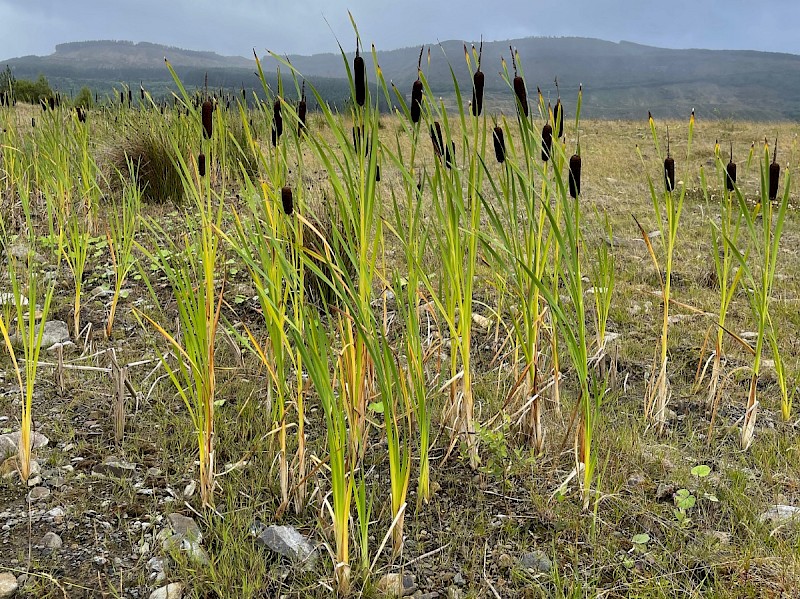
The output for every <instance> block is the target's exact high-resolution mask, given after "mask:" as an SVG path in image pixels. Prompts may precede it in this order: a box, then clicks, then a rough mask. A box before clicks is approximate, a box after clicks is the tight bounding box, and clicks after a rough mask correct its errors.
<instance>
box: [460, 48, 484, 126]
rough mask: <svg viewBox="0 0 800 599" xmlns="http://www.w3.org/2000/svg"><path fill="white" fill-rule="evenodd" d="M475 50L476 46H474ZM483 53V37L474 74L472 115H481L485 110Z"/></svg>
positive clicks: (465, 49) (465, 51) (465, 50)
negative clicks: (482, 69)
mask: <svg viewBox="0 0 800 599" xmlns="http://www.w3.org/2000/svg"><path fill="white" fill-rule="evenodd" d="M472 50H473V51H474V50H475V46H473V47H472ZM464 53H465V54H466V53H467V46H466V44H465V45H464ZM482 55H483V39H481V45H480V49H479V50H478V61H477V67H478V70H477V71H475V74H474V75H473V76H472V116H480V114H481V112H482V111H483V87H484V83H485V77H484V75H483V72H482V71H481V56H482Z"/></svg>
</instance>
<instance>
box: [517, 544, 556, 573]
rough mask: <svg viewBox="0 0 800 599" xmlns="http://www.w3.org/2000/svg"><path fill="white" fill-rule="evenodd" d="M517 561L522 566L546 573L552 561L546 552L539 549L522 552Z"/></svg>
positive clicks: (551, 565)
mask: <svg viewBox="0 0 800 599" xmlns="http://www.w3.org/2000/svg"><path fill="white" fill-rule="evenodd" d="M519 561H520V563H521V564H522V567H523V568H527V569H528V570H533V571H534V572H541V573H543V574H547V573H549V572H550V571H551V570H552V569H553V562H552V561H550V558H549V557H548V556H547V554H546V553H545V552H544V551H542V550H540V549H537V550H536V551H528V552H526V553H523V554H522V558H521V559H520V560H519Z"/></svg>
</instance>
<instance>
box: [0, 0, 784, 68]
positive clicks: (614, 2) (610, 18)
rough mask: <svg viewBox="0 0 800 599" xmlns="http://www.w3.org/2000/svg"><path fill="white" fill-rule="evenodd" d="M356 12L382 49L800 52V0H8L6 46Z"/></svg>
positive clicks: (210, 31) (345, 32)
mask: <svg viewBox="0 0 800 599" xmlns="http://www.w3.org/2000/svg"><path fill="white" fill-rule="evenodd" d="M348 8H349V9H350V11H351V12H352V13H353V15H354V17H355V18H356V21H357V23H358V26H359V30H360V32H361V34H362V38H363V40H364V42H365V43H366V44H370V43H372V42H374V43H375V44H376V45H377V46H378V47H379V48H380V49H392V48H397V47H403V46H415V45H419V44H422V43H433V42H435V41H437V40H441V41H444V40H448V39H465V40H470V41H471V40H477V39H478V38H479V37H480V36H481V35H483V36H484V37H485V38H486V39H490V40H496V39H505V38H514V37H524V36H528V35H557V36H567V35H574V36H584V37H597V38H602V39H608V40H611V41H618V40H621V39H625V40H628V41H634V42H639V43H643V44H650V45H657V46H666V47H673V48H674V47H695V48H714V49H718V48H730V49H755V50H770V51H781V52H792V53H800V39H798V38H797V37H796V36H795V35H793V32H794V31H796V30H797V25H800V5H798V3H796V1H795V0H773V1H771V2H754V1H751V0H726V1H724V2H723V1H722V0H693V1H692V0H672V1H671V2H669V3H656V2H648V1H642V0H608V1H598V0H572V1H565V2H556V1H554V0H548V1H543V0H505V1H502V2H497V1H492V0H460V1H459V2H458V3H454V2H431V1H423V0H405V1H403V2H398V1H394V2H385V1H380V0H350V1H349V2H341V1H340V0H307V1H302V0H299V1H298V0H295V1H288V2H287V1H284V2H280V3H275V2H264V1H257V0H236V1H234V2H228V3H224V4H223V3H220V2H218V1H214V2H212V1H210V0H176V1H171V0H136V1H135V2H133V1H131V0H117V1H113V2H109V1H97V0H73V1H70V2H63V0H59V1H56V0H38V1H35V2H31V1H26V0H0V27H2V31H3V35H2V36H0V58H10V57H14V56H20V55H24V54H49V53H51V52H52V51H53V49H54V47H55V45H56V44H57V43H61V42H67V41H80V40H89V39H127V40H132V41H150V42H155V43H163V44H168V45H173V46H179V47H183V48H189V49H196V50H211V51H215V52H219V53H221V54H239V55H243V56H250V55H251V53H252V49H253V48H255V49H256V50H257V51H258V52H259V54H263V53H264V51H265V50H267V49H269V50H272V51H275V52H278V53H281V54H284V53H286V54H312V53H316V52H324V51H336V50H337V46H336V39H335V37H334V36H336V37H338V39H339V40H340V41H341V43H342V45H343V46H344V47H345V49H348V50H350V49H352V47H353V44H354V41H353V32H352V28H351V26H350V22H349V18H348V16H347V10H348Z"/></svg>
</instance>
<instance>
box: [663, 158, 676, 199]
mask: <svg viewBox="0 0 800 599" xmlns="http://www.w3.org/2000/svg"><path fill="white" fill-rule="evenodd" d="M664 185H665V186H666V188H667V191H673V190H674V189H675V159H674V158H672V157H670V156H668V157H667V158H665V159H664Z"/></svg>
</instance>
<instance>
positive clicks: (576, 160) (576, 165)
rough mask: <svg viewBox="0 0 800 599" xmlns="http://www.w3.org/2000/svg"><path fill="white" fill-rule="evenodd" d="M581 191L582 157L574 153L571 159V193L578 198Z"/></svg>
mask: <svg viewBox="0 0 800 599" xmlns="http://www.w3.org/2000/svg"><path fill="white" fill-rule="evenodd" d="M580 193H581V157H580V156H578V155H577V154H573V155H572V157H571V158H570V159H569V195H570V196H572V197H573V198H577V197H578V196H579V195H580Z"/></svg>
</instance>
